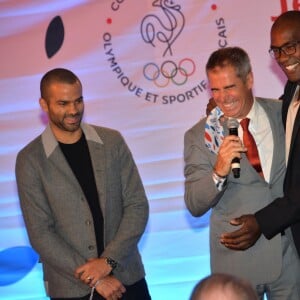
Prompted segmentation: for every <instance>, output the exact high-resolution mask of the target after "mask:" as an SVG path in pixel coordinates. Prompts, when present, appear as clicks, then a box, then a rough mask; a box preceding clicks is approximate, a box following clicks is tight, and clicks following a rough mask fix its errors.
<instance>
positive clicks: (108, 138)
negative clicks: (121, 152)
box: [90, 125, 125, 144]
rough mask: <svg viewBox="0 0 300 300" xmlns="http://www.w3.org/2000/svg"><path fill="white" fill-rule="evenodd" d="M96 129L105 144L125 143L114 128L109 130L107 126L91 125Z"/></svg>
mask: <svg viewBox="0 0 300 300" xmlns="http://www.w3.org/2000/svg"><path fill="white" fill-rule="evenodd" d="M90 126H91V127H93V128H94V130H95V131H96V132H97V134H98V136H99V137H100V138H101V140H102V141H103V142H104V144H105V143H108V142H109V143H116V142H122V141H125V139H124V137H123V136H122V134H121V133H120V132H119V131H118V130H116V129H113V128H108V127H105V126H98V125H90Z"/></svg>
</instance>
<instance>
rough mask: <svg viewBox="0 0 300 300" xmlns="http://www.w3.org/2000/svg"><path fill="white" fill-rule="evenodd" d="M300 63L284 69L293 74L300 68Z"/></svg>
mask: <svg viewBox="0 0 300 300" xmlns="http://www.w3.org/2000/svg"><path fill="white" fill-rule="evenodd" d="M298 65H299V63H298V62H297V63H295V64H292V65H288V66H284V68H285V69H286V70H287V71H289V72H292V71H295V69H296V68H297V67H298Z"/></svg>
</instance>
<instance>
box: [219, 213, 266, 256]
mask: <svg viewBox="0 0 300 300" xmlns="http://www.w3.org/2000/svg"><path fill="white" fill-rule="evenodd" d="M230 224H231V225H233V226H241V227H240V228H239V229H238V230H235V231H232V232H227V233H223V234H222V235H221V237H220V242H221V243H222V244H223V245H224V246H225V247H227V248H229V249H232V250H246V249H248V248H250V247H251V246H253V245H254V244H255V243H256V241H257V240H258V239H259V237H260V236H261V230H260V228H259V225H258V223H257V221H256V218H255V216H254V215H243V216H241V217H239V218H235V219H232V220H231V221H230Z"/></svg>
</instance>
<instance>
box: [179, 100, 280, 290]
mask: <svg viewBox="0 0 300 300" xmlns="http://www.w3.org/2000/svg"><path fill="white" fill-rule="evenodd" d="M256 101H257V102H258V103H259V104H260V105H261V106H262V107H263V108H264V110H265V112H266V114H267V115H268V117H269V121H270V125H271V128H272V132H273V140H274V151H273V162H272V168H271V174H270V182H269V183H267V182H266V181H265V180H264V179H262V178H261V177H260V176H259V174H258V173H257V172H256V171H255V170H254V168H253V167H252V166H251V165H250V163H249V161H248V159H247V158H246V156H245V155H244V154H243V157H242V159H241V176H240V178H234V177H233V176H232V174H230V175H229V176H228V180H227V186H226V187H225V189H224V190H223V191H222V192H219V191H218V189H217V188H216V186H215V183H214V181H213V179H212V169H213V166H214V164H215V162H216V154H213V153H211V152H210V151H209V150H208V148H207V147H206V146H205V140H204V126H205V122H206V119H202V120H201V121H200V122H198V123H197V124H196V125H195V126H194V127H192V128H191V129H189V130H188V131H187V132H186V134H185V141H184V143H185V148H184V158H185V169H184V173H185V177H186V181H185V203H186V205H187V208H188V209H189V211H190V212H191V214H192V215H194V216H201V215H203V214H204V213H206V212H207V211H208V210H209V209H211V208H212V211H211V215H210V258H211V271H212V272H213V273H215V272H226V273H228V272H229V273H231V274H233V275H236V276H239V277H244V278H246V279H248V280H249V281H251V282H252V284H253V285H257V284H263V283H267V282H271V281H274V280H275V279H276V278H277V277H278V276H279V274H280V271H281V266H282V251H281V236H280V234H279V235H277V236H275V237H274V238H273V239H271V240H267V239H266V238H265V237H264V236H263V235H262V236H261V237H260V238H259V240H258V241H257V242H256V244H255V245H254V246H252V247H251V248H249V249H248V250H245V251H234V250H230V249H228V248H226V247H225V246H223V245H222V244H221V243H220V242H219V238H220V235H221V234H222V233H224V232H230V231H234V230H236V229H237V228H236V227H235V226H232V225H230V224H229V221H230V220H231V219H232V218H235V217H239V216H241V215H243V214H253V213H254V212H256V211H258V210H259V209H261V208H262V207H264V206H266V205H268V204H269V203H270V202H272V200H273V199H274V198H276V197H280V196H282V187H283V178H284V173H285V160H284V159H285V139H284V129H283V126H282V121H281V101H277V100H271V99H261V98H256ZM224 127H225V128H224V129H225V135H227V134H228V129H227V128H226V124H224Z"/></svg>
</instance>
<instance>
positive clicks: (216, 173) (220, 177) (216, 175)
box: [213, 168, 227, 179]
mask: <svg viewBox="0 0 300 300" xmlns="http://www.w3.org/2000/svg"><path fill="white" fill-rule="evenodd" d="M213 176H214V177H217V178H218V179H225V178H227V175H221V174H219V172H217V171H216V169H215V168H214V169H213Z"/></svg>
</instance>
